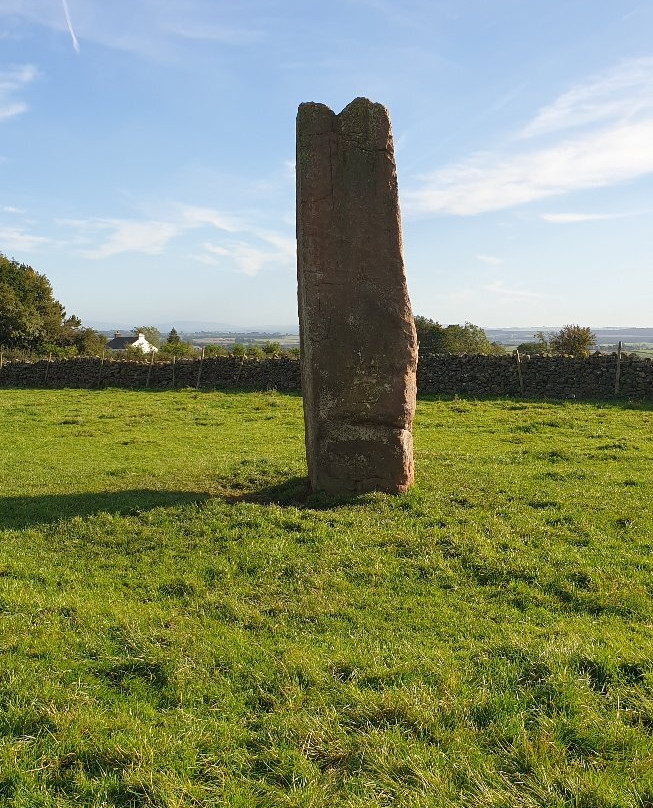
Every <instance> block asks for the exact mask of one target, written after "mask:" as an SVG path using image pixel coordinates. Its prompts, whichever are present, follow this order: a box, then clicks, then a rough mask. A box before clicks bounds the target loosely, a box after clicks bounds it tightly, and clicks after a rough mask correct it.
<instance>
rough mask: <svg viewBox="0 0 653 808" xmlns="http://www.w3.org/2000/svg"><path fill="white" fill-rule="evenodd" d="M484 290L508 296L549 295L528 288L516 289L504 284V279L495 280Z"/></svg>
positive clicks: (540, 296)
mask: <svg viewBox="0 0 653 808" xmlns="http://www.w3.org/2000/svg"><path fill="white" fill-rule="evenodd" d="M483 288H484V290H485V291H486V292H490V293H491V294H494V295H501V296H503V297H506V298H527V297H528V298H542V297H549V295H545V294H543V293H542V292H531V291H530V290H528V289H515V288H511V287H507V286H505V285H504V282H503V281H500V280H495V281H492V283H489V284H487V285H485V286H484V287H483Z"/></svg>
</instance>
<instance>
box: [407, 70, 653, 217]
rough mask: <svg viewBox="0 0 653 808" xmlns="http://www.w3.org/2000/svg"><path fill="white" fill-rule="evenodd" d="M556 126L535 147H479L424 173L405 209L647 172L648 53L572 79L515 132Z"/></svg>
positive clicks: (435, 210)
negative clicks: (572, 85) (574, 81)
mask: <svg viewBox="0 0 653 808" xmlns="http://www.w3.org/2000/svg"><path fill="white" fill-rule="evenodd" d="M579 127H581V128H580V129H579ZM573 129H579V131H578V132H575V133H574V134H568V131H569V130H573ZM556 133H557V135H558V139H557V140H554V141H553V142H549V144H548V145H546V146H543V147H541V148H536V149H532V148H531V149H524V150H521V151H519V150H518V151H516V152H515V150H514V145H515V141H514V140H513V141H512V144H511V151H510V153H507V152H506V153H505V154H502V153H489V152H483V153H478V154H475V155H472V156H471V157H469V158H467V159H466V160H462V161H460V162H458V163H454V164H453V165H451V166H448V167H446V168H443V169H440V170H439V171H436V172H434V173H432V174H430V175H427V176H426V177H424V178H423V185H422V187H421V188H418V189H416V190H413V191H408V192H405V193H404V194H403V195H402V199H403V200H404V202H405V205H406V210H407V212H409V213H410V212H412V213H427V214H453V215H458V216H471V215H475V214H478V213H485V212H488V211H496V210H502V209H504V208H508V207H513V206H516V205H523V204H526V203H528V202H533V201H535V200H538V199H544V198H547V197H552V196H557V195H561V194H565V193H569V192H571V191H577V190H586V189H589V188H602V187H608V186H612V185H617V184H619V183H624V182H628V181H631V180H635V179H637V178H639V177H642V176H646V175H649V174H651V173H653V149H651V146H650V144H651V142H652V138H653V58H646V59H637V60H630V61H628V62H624V63H621V64H620V65H618V66H617V67H616V68H614V69H613V70H612V71H610V72H607V73H605V74H603V75H602V76H601V77H599V78H598V79H596V78H593V79H591V80H590V81H588V82H586V83H585V84H582V85H578V86H577V87H575V88H573V89H572V90H570V91H569V92H568V93H565V94H564V95H562V96H560V97H559V98H558V99H557V100H556V101H554V102H553V104H551V105H549V106H548V107H545V108H544V109H543V110H540V112H538V114H537V115H536V116H535V118H534V119H533V121H532V122H531V123H530V124H529V125H528V126H527V127H525V129H524V130H522V132H521V133H519V136H518V137H519V138H521V139H522V140H524V139H526V138H533V137H534V136H536V135H543V134H548V135H552V134H556ZM561 133H562V136H561Z"/></svg>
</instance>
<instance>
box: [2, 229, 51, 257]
mask: <svg viewBox="0 0 653 808" xmlns="http://www.w3.org/2000/svg"><path fill="white" fill-rule="evenodd" d="M0 244H1V245H2V250H3V252H5V253H12V252H16V253H19V252H33V251H35V250H38V249H39V248H40V247H44V246H45V245H46V244H52V239H49V238H46V237H45V236H35V235H34V234H32V233H27V232H26V231H25V230H24V229H22V228H18V227H5V228H0Z"/></svg>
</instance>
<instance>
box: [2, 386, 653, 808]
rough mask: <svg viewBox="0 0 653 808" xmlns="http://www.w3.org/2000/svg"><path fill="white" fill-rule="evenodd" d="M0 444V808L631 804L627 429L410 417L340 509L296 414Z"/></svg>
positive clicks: (461, 416) (128, 426) (65, 397)
mask: <svg viewBox="0 0 653 808" xmlns="http://www.w3.org/2000/svg"><path fill="white" fill-rule="evenodd" d="M0 415H1V416H2V418H1V420H0V486H1V491H2V493H1V498H0V613H1V614H0V618H1V620H0V651H1V653H2V657H1V659H2V665H1V667H0V708H1V709H0V805H3V806H5V805H6V806H15V807H16V808H17V807H18V806H20V808H31V807H32V806H53V808H54V807H55V806H56V807H57V808H63V807H64V806H70V807H71V808H72V806H95V807H96V808H100V806H116V808H118V807H120V808H127V806H132V807H133V808H139V807H141V806H142V807H144V806H161V807H165V808H180V807H181V806H184V808H185V807H186V806H188V807H189V808H190V806H236V807H238V808H246V807H247V808H250V807H251V806H255V807H256V806H261V807H264V806H265V807H266V808H267V806H297V808H299V807H300V806H301V807H302V808H308V807H309V806H310V807H311V808H335V807H336V806H351V807H352V808H353V807H354V806H356V807H357V808H381V807H382V806H384V807H385V806H399V807H402V808H409V806H410V808H426V807H427V806H428V807H429V808H436V806H437V808H440V806H451V807H452V808H453V806H466V807H468V808H472V806H473V807H474V808H476V807H477V806H483V807H485V806H493V807H495V808H499V806H501V808H509V807H510V808H512V806H520V807H523V808H531V806H543V807H544V806H546V808H563V807H564V808H636V806H637V807H638V808H645V807H646V806H651V805H653V737H652V736H653V632H652V631H651V628H652V624H653V555H652V550H653V544H652V538H651V537H652V535H653V462H652V461H653V408H651V407H650V406H641V407H640V406H632V407H629V406H624V405H615V404H605V405H601V404H581V403H575V402H566V403H555V404H553V403H534V402H529V403H522V402H513V401H485V402H484V401H476V402H474V401H464V400H453V401H437V400H434V401H429V400H423V401H421V402H420V403H419V407H418V417H417V420H416V428H415V444H416V464H417V485H416V486H415V488H414V489H413V490H412V491H411V492H410V493H408V494H407V495H405V496H401V497H396V498H392V497H388V496H384V495H371V496H366V497H362V498H359V499H358V500H354V501H336V500H329V499H325V498H321V497H315V498H308V499H307V497H306V493H305V490H304V482H303V474H304V465H303V429H302V421H301V400H300V398H299V397H296V396H282V395H279V394H277V393H267V394H238V393H196V392H194V391H180V392H174V393H173V392H169V393H148V392H126V391H111V390H107V391H100V392H97V391H68V390H60V391H34V390H29V391H12V390H3V391H0Z"/></svg>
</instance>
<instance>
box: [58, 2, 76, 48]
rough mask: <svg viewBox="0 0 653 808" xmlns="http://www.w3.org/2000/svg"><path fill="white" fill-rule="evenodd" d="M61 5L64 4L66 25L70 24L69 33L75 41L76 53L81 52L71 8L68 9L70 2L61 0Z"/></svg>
mask: <svg viewBox="0 0 653 808" xmlns="http://www.w3.org/2000/svg"><path fill="white" fill-rule="evenodd" d="M61 5H62V6H63V13H64V16H65V18H66V25H67V26H68V33H69V34H70V38H71V39H72V41H73V48H74V49H75V52H76V53H79V42H78V41H77V37H76V36H75V30H74V29H73V23H72V20H71V19H70V10H69V9H68V2H67V0H61Z"/></svg>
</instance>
